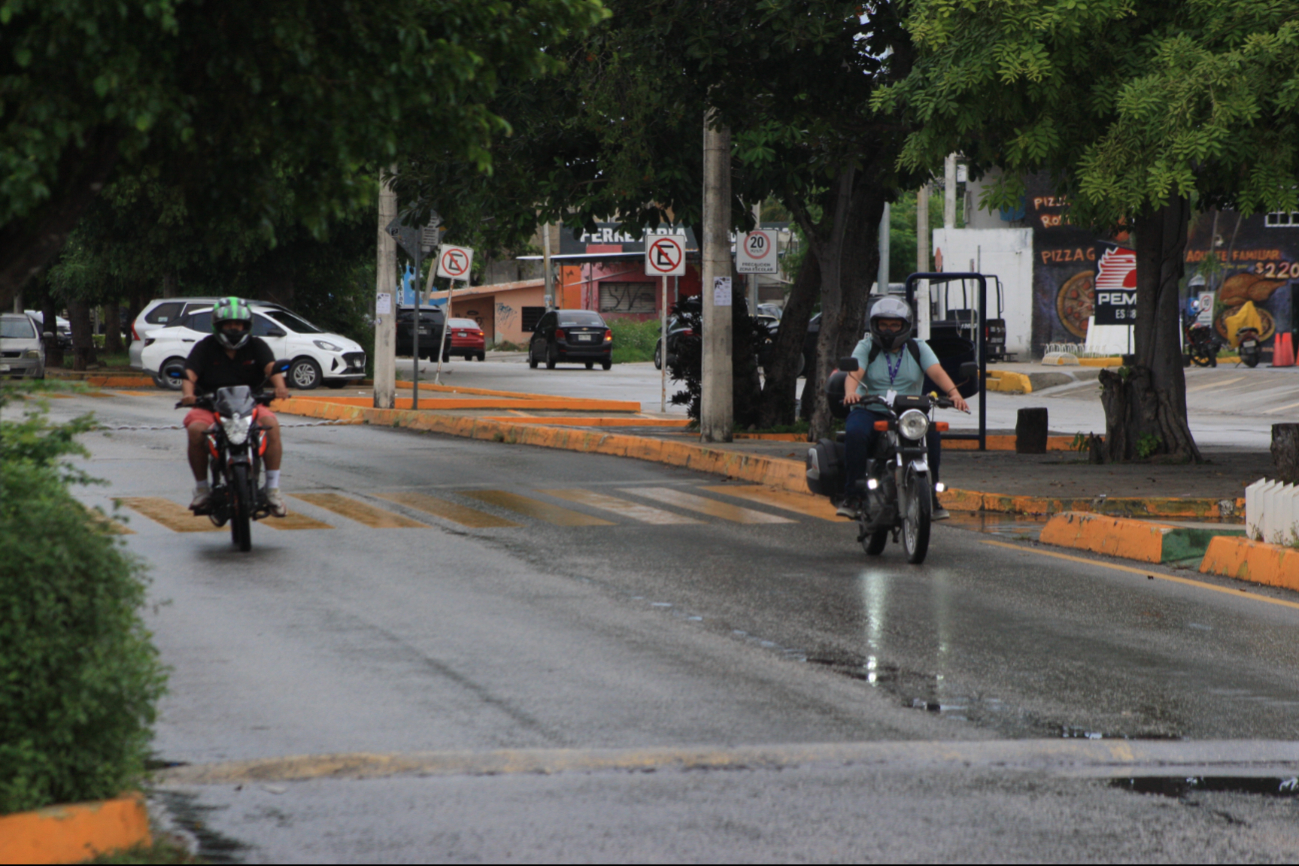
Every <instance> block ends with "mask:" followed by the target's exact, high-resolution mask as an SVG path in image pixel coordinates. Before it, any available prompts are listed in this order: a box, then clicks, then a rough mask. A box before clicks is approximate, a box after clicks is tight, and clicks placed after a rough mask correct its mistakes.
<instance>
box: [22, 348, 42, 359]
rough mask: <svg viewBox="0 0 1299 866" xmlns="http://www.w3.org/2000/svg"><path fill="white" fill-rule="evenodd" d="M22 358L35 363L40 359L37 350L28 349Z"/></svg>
mask: <svg viewBox="0 0 1299 866" xmlns="http://www.w3.org/2000/svg"><path fill="white" fill-rule="evenodd" d="M23 357H24V358H28V359H30V360H33V361H35V360H37V359H38V358H40V357H41V353H40V351H39V350H37V349H28V350H27V354H25V355H23Z"/></svg>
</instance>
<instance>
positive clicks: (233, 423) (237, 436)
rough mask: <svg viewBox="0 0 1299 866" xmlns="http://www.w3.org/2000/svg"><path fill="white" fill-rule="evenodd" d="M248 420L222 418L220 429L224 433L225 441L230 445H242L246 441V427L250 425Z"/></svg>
mask: <svg viewBox="0 0 1299 866" xmlns="http://www.w3.org/2000/svg"><path fill="white" fill-rule="evenodd" d="M252 420H253V419H252V417H251V416H250V417H248V418H222V419H221V428H222V429H223V430H225V431H226V439H227V440H228V441H229V442H230V444H231V445H242V444H244V442H246V441H247V439H248V427H249V425H250V424H251V423H252Z"/></svg>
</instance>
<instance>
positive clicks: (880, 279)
mask: <svg viewBox="0 0 1299 866" xmlns="http://www.w3.org/2000/svg"><path fill="white" fill-rule="evenodd" d="M892 213H893V211H892V208H890V207H889V203H888V202H884V213H882V214H880V265H879V270H878V271H877V272H876V275H875V279H876V282H877V285H878V286H879V293H880V296H881V297H882V296H884V295H887V294H888V293H889V228H890V226H889V222H890V220H891V218H892Z"/></svg>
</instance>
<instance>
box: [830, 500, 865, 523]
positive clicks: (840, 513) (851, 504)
mask: <svg viewBox="0 0 1299 866" xmlns="http://www.w3.org/2000/svg"><path fill="white" fill-rule="evenodd" d="M834 513H835V515H836V516H837V517H846V518H847V519H849V520H856V519H857V518H858V516H859V515H860V514H861V504H860V503H858V502H855V501H854V500H851V499H845V500H844V501H843V502H841V503H839V507H838V509H836V510H835V512H834Z"/></svg>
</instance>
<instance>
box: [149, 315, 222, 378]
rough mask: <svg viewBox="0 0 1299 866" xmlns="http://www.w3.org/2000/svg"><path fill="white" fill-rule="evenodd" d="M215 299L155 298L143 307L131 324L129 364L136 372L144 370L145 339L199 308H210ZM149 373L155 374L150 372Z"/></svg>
mask: <svg viewBox="0 0 1299 866" xmlns="http://www.w3.org/2000/svg"><path fill="white" fill-rule="evenodd" d="M217 300H218V299H217V298H157V299H155V300H152V301H150V302H149V303H147V304H145V305H144V309H143V310H141V311H140V315H138V316H136V317H135V321H134V322H132V323H131V346H130V348H129V349H128V350H127V351H128V354H129V355H130V364H131V366H132V367H134V368H135V369H137V370H143V369H145V366H144V361H143V357H144V346H145V339H146V338H147V337H148V336H149V335H150V334H152V333H153V332H154V331H156V330H158V329H159V328H165V327H167V326H168V325H170V324H172V323H173V322H175V321H176V320H177V319H179V318H181V317H182V316H184V315H185V314H186V313H191V312H193V311H194V310H197V309H199V308H200V307H211V306H212V305H213V304H215V303H216V302H217ZM150 372H156V370H151V371H150Z"/></svg>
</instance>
